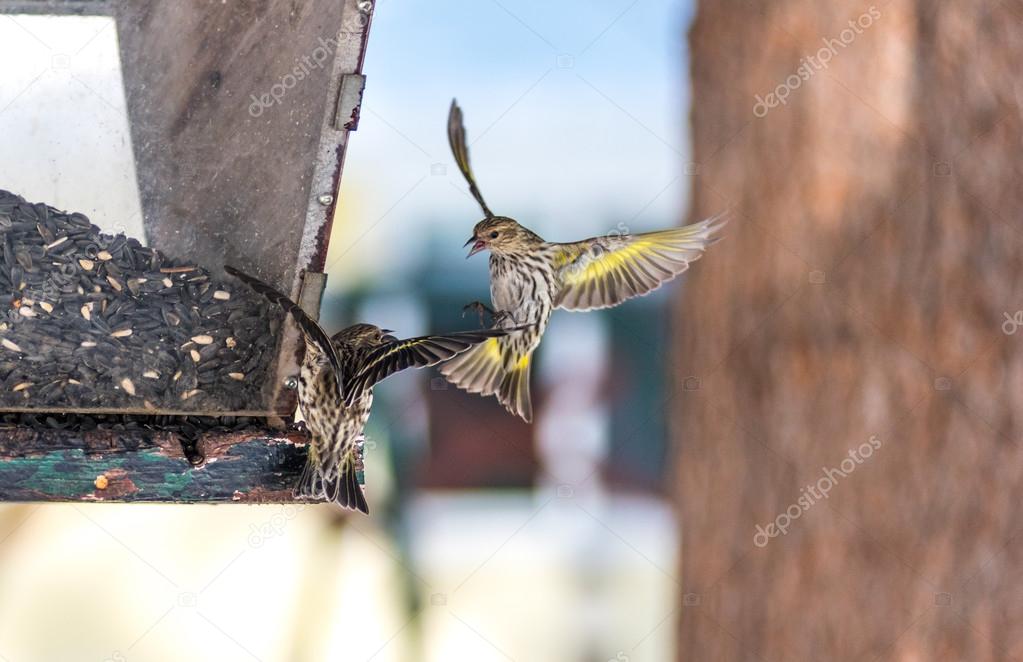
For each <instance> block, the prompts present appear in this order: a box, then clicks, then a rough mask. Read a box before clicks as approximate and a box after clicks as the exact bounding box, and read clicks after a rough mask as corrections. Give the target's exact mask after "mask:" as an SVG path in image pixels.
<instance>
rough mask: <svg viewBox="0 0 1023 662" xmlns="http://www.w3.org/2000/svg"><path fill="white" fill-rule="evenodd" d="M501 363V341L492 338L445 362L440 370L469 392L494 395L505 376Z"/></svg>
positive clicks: (449, 379)
mask: <svg viewBox="0 0 1023 662" xmlns="http://www.w3.org/2000/svg"><path fill="white" fill-rule="evenodd" d="M501 364H502V359H501V345H500V342H499V341H498V339H497V338H491V339H490V340H488V341H486V342H485V343H482V344H480V345H477V346H476V347H474V348H473V349H470V350H469V351H468V352H465V353H463V354H459V355H458V356H456V357H455V358H453V359H451V360H450V361H448V362H447V363H444V364H443V365H442V366H441V367H440V372H441V374H442V375H444V376H445V377H447V379H448V381H450V382H451V383H452V384H454V385H455V386H457V387H459V388H461V389H463V390H465V391H468V392H469V393H479V394H481V395H493V394H495V393H497V389H498V387H499V386H500V385H501V378H502V377H503V376H504V370H502V368H501Z"/></svg>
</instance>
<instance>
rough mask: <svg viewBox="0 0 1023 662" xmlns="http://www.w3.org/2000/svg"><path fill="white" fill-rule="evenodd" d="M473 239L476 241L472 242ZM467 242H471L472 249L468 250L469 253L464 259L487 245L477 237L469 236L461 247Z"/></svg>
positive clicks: (466, 244) (467, 243)
mask: <svg viewBox="0 0 1023 662" xmlns="http://www.w3.org/2000/svg"><path fill="white" fill-rule="evenodd" d="M474 241H475V242H476V243H475V244H472V242H474ZM469 244H472V250H471V251H469V254H468V255H466V256H465V259H467V260H468V259H469V258H470V257H472V256H473V255H475V254H476V253H479V252H480V251H482V250H485V249H486V247H487V244H486V242H484V241H481V240H479V239H477V238H476V237H469V241H467V242H465V246H462V248H465V247H466V246H468V245H469Z"/></svg>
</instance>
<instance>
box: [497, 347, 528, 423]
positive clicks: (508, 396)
mask: <svg viewBox="0 0 1023 662" xmlns="http://www.w3.org/2000/svg"><path fill="white" fill-rule="evenodd" d="M530 358H531V355H530V354H527V355H526V356H524V357H523V358H522V360H520V361H519V362H518V364H516V365H515V367H514V368H512V369H511V370H510V371H508V372H507V373H506V374H505V376H504V379H502V380H501V387H500V389H498V391H497V399H498V400H499V401H500V402H501V404H502V405H504V408H505V409H507V410H508V411H510V412H511V413H513V414H515V415H516V416H519V417H520V418H522V420H524V421H525V422H526V423H529V422H531V421H532V420H533V404H532V403H531V402H530V400H529V364H530Z"/></svg>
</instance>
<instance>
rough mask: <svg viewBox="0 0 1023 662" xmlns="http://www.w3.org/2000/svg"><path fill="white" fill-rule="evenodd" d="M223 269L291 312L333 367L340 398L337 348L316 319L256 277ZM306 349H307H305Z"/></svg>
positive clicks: (341, 383)
mask: <svg viewBox="0 0 1023 662" xmlns="http://www.w3.org/2000/svg"><path fill="white" fill-rule="evenodd" d="M224 271H226V272H227V273H229V274H231V275H232V276H234V277H235V278H237V279H238V280H240V281H242V282H243V283H245V284H247V285H248V286H249V287H251V288H252V289H254V290H255V291H257V292H259V293H260V294H262V295H263V296H265V297H266V298H267V299H269V300H270V301H271V302H272V303H275V304H277V305H278V306H280V307H281V308H283V309H284V310H285V311H286V312H288V313H290V314H291V316H292V317H293V318H294V319H295V322H296V323H297V324H298V328H300V329H301V330H302V334H303V335H304V336H305V338H306V342H307V343H309V344H311V345H312V346H313V347H314V348H316V349H318V350H319V351H320V353H321V354H322V355H323V356H325V357H326V359H327V361H329V362H330V365H331V367H332V368H333V369H334V374H335V375H336V377H337V392H338V397H339V398H340V396H341V393H343V392H344V388H343V387H344V383H343V380H342V376H341V359H340V357H339V356H338V353H337V348H336V347H334V343H332V342H330V338H329V337H328V336H327V334H326V332H324V330H323V327H321V326H320V325H319V324H317V323H316V320H314V319H313V318H312V317H309V315H308V314H307V313H306V312H305V311H304V310H302V308H301V307H300V306H299V305H298V304H297V303H295V302H294V301H292V300H291V299H290V298H288V297H287V296H285V295H284V294H283V293H281V292H279V291H277V290H276V289H274V288H272V287H270V286H269V285H267V284H266V283H264V282H263V281H261V280H259V279H258V278H256V277H254V276H250V275H248V274H247V273H244V272H242V271H239V270H238V269H235V268H234V267H231V266H225V267H224ZM306 351H309V350H308V349H307V350H306Z"/></svg>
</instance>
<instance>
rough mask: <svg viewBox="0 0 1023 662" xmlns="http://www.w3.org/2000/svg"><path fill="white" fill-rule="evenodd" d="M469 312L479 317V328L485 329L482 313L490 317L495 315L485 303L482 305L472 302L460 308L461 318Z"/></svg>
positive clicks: (478, 302)
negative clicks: (488, 314)
mask: <svg viewBox="0 0 1023 662" xmlns="http://www.w3.org/2000/svg"><path fill="white" fill-rule="evenodd" d="M469 311H472V312H474V313H476V314H477V315H478V316H479V318H480V327H481V328H486V326H487V325H486V324H485V323H484V322H483V313H490V315H491V317H493V316H495V315H496V313H494V311H493V310H491V309H490V307H489V306H487V305H486V304H485V303H482V302H480V301H473V302H472V303H470V304H468V305H466V306H463V307H462V317H465V314H466V313H468V312H469Z"/></svg>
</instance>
